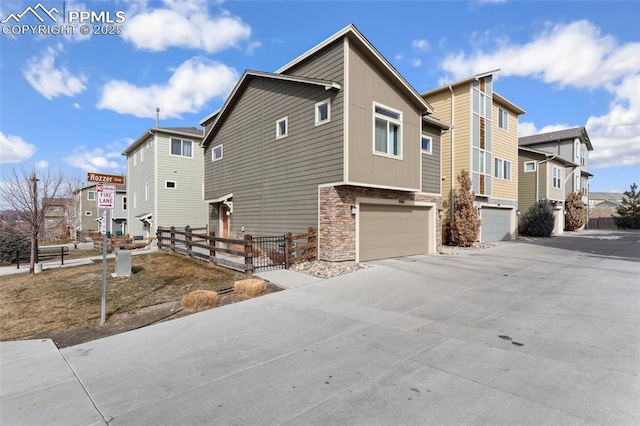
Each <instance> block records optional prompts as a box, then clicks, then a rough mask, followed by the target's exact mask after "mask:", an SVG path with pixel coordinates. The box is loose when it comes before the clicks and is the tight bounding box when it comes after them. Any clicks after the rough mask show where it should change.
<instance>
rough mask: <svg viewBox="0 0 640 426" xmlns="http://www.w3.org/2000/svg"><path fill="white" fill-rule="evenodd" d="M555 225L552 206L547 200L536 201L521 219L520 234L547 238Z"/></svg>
mask: <svg viewBox="0 0 640 426" xmlns="http://www.w3.org/2000/svg"><path fill="white" fill-rule="evenodd" d="M554 227H555V217H554V216H553V206H552V205H551V201H549V200H540V201H538V202H536V203H535V204H534V205H533V206H531V208H530V209H529V210H528V211H527V213H525V214H524V216H523V217H522V219H521V229H522V235H526V236H528V237H545V238H549V237H550V236H551V234H552V233H553V228H554Z"/></svg>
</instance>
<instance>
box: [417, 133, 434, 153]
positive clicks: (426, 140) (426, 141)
mask: <svg viewBox="0 0 640 426" xmlns="http://www.w3.org/2000/svg"><path fill="white" fill-rule="evenodd" d="M431 145H433V144H432V139H431V138H430V137H429V136H424V135H423V136H422V137H421V138H420V149H421V150H422V153H423V154H431Z"/></svg>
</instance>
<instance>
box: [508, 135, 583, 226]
mask: <svg viewBox="0 0 640 426" xmlns="http://www.w3.org/2000/svg"><path fill="white" fill-rule="evenodd" d="M518 153H519V154H518V169H519V170H520V179H519V181H518V202H519V207H520V210H521V211H522V213H525V212H526V211H527V210H529V209H530V208H531V207H532V206H533V205H534V204H535V203H536V201H538V200H549V201H551V203H552V205H553V212H554V217H555V226H554V229H553V235H561V234H562V233H563V232H564V203H565V200H566V182H565V179H564V174H565V170H566V169H567V168H573V167H577V166H578V165H577V164H576V163H573V162H571V161H568V160H565V159H563V158H562V157H558V156H557V155H554V154H550V153H548V152H545V151H539V150H536V149H533V148H527V147H523V146H521V147H519V148H518Z"/></svg>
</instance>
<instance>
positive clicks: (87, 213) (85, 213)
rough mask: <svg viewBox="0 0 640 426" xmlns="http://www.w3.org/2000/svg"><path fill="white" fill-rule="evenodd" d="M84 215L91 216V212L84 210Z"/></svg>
mask: <svg viewBox="0 0 640 426" xmlns="http://www.w3.org/2000/svg"><path fill="white" fill-rule="evenodd" d="M84 215H85V216H93V212H92V211H91V210H85V211H84Z"/></svg>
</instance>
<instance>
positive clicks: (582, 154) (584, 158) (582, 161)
mask: <svg viewBox="0 0 640 426" xmlns="http://www.w3.org/2000/svg"><path fill="white" fill-rule="evenodd" d="M580 165H581V166H586V165H587V151H586V150H585V149H584V148H580Z"/></svg>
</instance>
